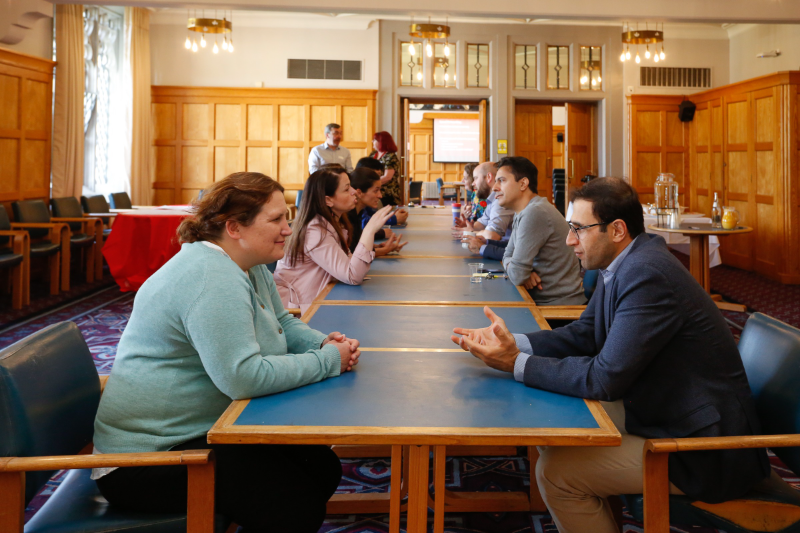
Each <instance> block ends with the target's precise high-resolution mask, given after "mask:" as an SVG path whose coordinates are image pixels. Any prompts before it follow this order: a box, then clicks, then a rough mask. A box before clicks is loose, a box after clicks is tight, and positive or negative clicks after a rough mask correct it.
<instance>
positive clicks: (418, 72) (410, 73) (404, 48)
mask: <svg viewBox="0 0 800 533" xmlns="http://www.w3.org/2000/svg"><path fill="white" fill-rule="evenodd" d="M409 46H413V47H414V53H413V54H412V53H411V50H410V48H409ZM400 50H401V52H400V85H404V86H406V87H422V52H423V50H422V44H420V43H408V42H406V43H400Z"/></svg>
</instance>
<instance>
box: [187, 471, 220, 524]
mask: <svg viewBox="0 0 800 533" xmlns="http://www.w3.org/2000/svg"><path fill="white" fill-rule="evenodd" d="M187 468H188V473H189V497H188V502H187V509H186V531H187V533H214V461H213V460H212V461H209V462H208V463H206V464H201V465H188V466H187Z"/></svg>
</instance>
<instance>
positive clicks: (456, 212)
mask: <svg viewBox="0 0 800 533" xmlns="http://www.w3.org/2000/svg"><path fill="white" fill-rule="evenodd" d="M460 218H461V204H459V203H457V202H453V224H454V225H455V224H456V222H458V220H459V219H460Z"/></svg>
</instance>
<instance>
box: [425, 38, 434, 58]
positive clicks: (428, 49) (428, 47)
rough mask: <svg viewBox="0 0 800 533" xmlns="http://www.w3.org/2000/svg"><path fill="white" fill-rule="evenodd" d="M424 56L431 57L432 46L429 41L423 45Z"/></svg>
mask: <svg viewBox="0 0 800 533" xmlns="http://www.w3.org/2000/svg"><path fill="white" fill-rule="evenodd" d="M425 54H426V55H427V56H428V57H433V46H432V45H431V42H430V41H428V42H427V43H426V44H425Z"/></svg>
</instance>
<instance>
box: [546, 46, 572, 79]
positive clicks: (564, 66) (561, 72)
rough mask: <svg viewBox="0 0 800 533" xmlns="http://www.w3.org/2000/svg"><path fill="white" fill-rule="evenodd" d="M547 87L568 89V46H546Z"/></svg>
mask: <svg viewBox="0 0 800 533" xmlns="http://www.w3.org/2000/svg"><path fill="white" fill-rule="evenodd" d="M547 88H548V89H569V46H548V47H547Z"/></svg>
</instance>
